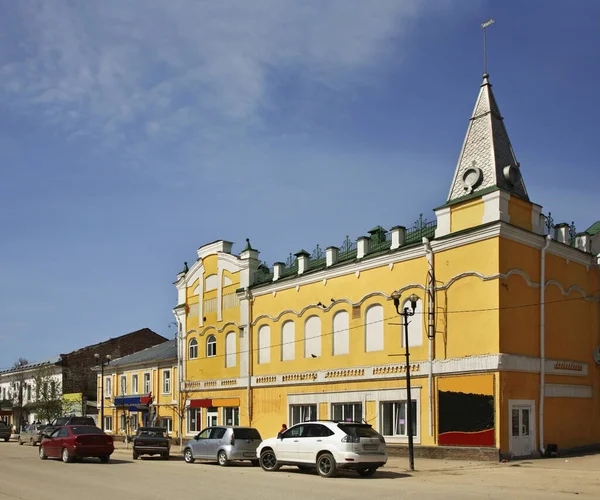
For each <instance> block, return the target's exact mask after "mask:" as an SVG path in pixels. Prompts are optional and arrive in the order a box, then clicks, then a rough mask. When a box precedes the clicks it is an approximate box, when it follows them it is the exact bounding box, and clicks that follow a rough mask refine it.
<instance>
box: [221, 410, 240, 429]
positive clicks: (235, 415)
mask: <svg viewBox="0 0 600 500" xmlns="http://www.w3.org/2000/svg"><path fill="white" fill-rule="evenodd" d="M227 413H231V420H232V423H231V424H230V423H228V422H227ZM221 422H223V425H240V407H239V406H224V407H223V415H221Z"/></svg>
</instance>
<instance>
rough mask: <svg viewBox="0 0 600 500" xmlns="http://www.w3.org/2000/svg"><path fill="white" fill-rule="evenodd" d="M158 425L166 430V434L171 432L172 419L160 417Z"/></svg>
mask: <svg viewBox="0 0 600 500" xmlns="http://www.w3.org/2000/svg"><path fill="white" fill-rule="evenodd" d="M160 426H161V427H162V428H163V429H166V430H167V433H168V434H171V433H172V432H173V419H172V418H171V417H161V419H160Z"/></svg>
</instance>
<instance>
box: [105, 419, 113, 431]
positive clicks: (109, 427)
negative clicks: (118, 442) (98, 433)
mask: <svg viewBox="0 0 600 500" xmlns="http://www.w3.org/2000/svg"><path fill="white" fill-rule="evenodd" d="M112 424H113V422H112V417H104V430H105V431H109V432H112V430H113V426H112Z"/></svg>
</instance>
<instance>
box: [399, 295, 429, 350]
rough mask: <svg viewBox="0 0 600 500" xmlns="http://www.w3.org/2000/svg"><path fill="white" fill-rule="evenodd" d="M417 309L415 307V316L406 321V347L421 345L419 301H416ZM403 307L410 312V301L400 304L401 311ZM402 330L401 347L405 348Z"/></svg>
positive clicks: (420, 301) (421, 304) (421, 331)
mask: <svg viewBox="0 0 600 500" xmlns="http://www.w3.org/2000/svg"><path fill="white" fill-rule="evenodd" d="M416 305H417V307H415V315H414V316H413V317H412V318H409V320H408V347H413V346H415V347H416V346H420V345H423V320H424V316H423V301H422V300H421V299H419V300H417V304H416ZM405 307H408V310H409V311H410V310H412V306H411V305H410V300H407V301H406V302H404V304H402V310H404V308H405ZM404 335H405V333H404V329H403V330H402V342H401V345H402V347H406V345H405V344H406V342H404Z"/></svg>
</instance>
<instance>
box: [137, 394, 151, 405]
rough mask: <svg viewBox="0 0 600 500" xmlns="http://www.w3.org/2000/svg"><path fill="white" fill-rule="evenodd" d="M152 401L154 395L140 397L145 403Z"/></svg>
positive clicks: (141, 401) (142, 402)
mask: <svg viewBox="0 0 600 500" xmlns="http://www.w3.org/2000/svg"><path fill="white" fill-rule="evenodd" d="M151 401H152V396H142V397H141V398H140V403H141V404H143V405H149V404H150V403H151Z"/></svg>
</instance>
